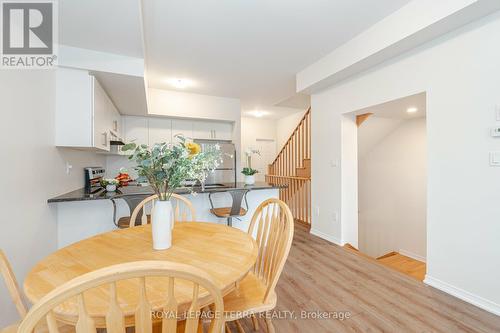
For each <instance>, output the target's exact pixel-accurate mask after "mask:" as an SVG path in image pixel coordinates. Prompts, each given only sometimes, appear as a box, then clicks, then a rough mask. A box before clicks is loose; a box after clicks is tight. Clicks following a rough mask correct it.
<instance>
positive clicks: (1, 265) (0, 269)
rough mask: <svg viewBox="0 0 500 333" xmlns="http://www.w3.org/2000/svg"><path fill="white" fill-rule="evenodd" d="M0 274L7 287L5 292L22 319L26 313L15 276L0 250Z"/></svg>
mask: <svg viewBox="0 0 500 333" xmlns="http://www.w3.org/2000/svg"><path fill="white" fill-rule="evenodd" d="M0 274H1V275H2V277H3V280H4V282H5V285H6V286H7V290H8V291H9V294H10V297H11V298H12V301H13V302H14V305H15V306H16V309H17V312H18V313H19V316H21V318H24V317H25V316H26V313H27V312H28V311H27V310H26V306H25V305H24V303H23V300H22V297H21V292H20V290H19V285H18V284H17V280H16V276H15V275H14V272H13V271H12V267H11V266H10V263H9V261H8V260H7V257H6V256H5V254H4V253H3V251H2V250H0Z"/></svg>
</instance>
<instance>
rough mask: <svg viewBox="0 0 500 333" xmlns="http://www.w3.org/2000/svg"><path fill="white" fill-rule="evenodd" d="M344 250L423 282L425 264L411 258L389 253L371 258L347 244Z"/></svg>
mask: <svg viewBox="0 0 500 333" xmlns="http://www.w3.org/2000/svg"><path fill="white" fill-rule="evenodd" d="M344 249H346V250H348V251H350V252H353V253H356V254H357V255H359V256H362V257H364V258H367V259H369V260H373V261H376V262H377V263H379V264H380V265H383V266H386V267H389V268H391V269H394V270H396V271H398V272H400V273H403V274H405V275H408V276H411V277H412V278H414V279H416V280H419V281H423V280H424V278H425V272H426V264H425V263H424V262H421V261H418V260H415V259H413V258H410V257H407V256H404V255H402V254H399V253H398V252H394V251H393V252H389V253H387V254H384V255H383V256H381V257H378V258H373V257H370V256H369V255H367V254H365V253H363V252H361V251H359V250H358V249H357V248H355V247H354V246H352V245H351V244H349V243H347V244H345V245H344Z"/></svg>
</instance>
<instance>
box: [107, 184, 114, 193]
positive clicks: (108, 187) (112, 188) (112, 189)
mask: <svg viewBox="0 0 500 333" xmlns="http://www.w3.org/2000/svg"><path fill="white" fill-rule="evenodd" d="M106 191H108V192H115V191H116V185H106Z"/></svg>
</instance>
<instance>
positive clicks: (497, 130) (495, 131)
mask: <svg viewBox="0 0 500 333" xmlns="http://www.w3.org/2000/svg"><path fill="white" fill-rule="evenodd" d="M491 136H492V137H494V138H498V137H500V127H498V126H497V127H493V128H492V129H491Z"/></svg>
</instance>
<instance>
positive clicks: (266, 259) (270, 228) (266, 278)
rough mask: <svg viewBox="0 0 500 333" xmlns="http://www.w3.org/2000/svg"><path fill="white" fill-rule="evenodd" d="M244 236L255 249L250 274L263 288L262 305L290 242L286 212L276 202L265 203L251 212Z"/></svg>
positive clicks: (291, 230) (290, 226)
mask: <svg viewBox="0 0 500 333" xmlns="http://www.w3.org/2000/svg"><path fill="white" fill-rule="evenodd" d="M248 233H249V234H250V235H252V236H253V237H254V238H255V239H256V241H257V245H258V247H259V253H258V256H257V261H256V263H255V266H254V274H255V275H256V276H257V277H258V278H259V279H260V280H261V281H262V282H263V283H264V285H266V286H267V290H266V294H265V296H264V300H263V301H264V302H266V301H267V299H268V297H269V296H270V295H271V293H272V292H273V291H274V289H275V287H276V284H277V283H278V279H279V277H280V275H281V272H282V271H283V267H284V265H285V262H286V260H287V258H288V254H289V252H290V248H291V246H292V241H293V233H294V220H293V216H292V213H291V211H290V208H288V206H287V205H286V204H285V203H284V202H283V201H281V200H279V199H268V200H266V201H264V202H263V203H262V204H260V206H259V207H257V210H256V211H255V213H254V215H253V217H252V221H251V222H250V227H249V230H248Z"/></svg>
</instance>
